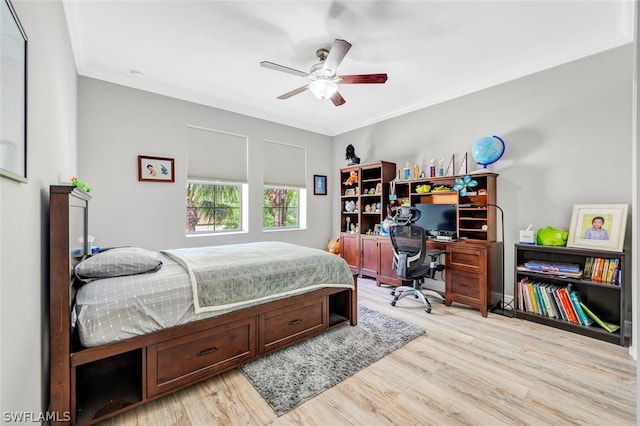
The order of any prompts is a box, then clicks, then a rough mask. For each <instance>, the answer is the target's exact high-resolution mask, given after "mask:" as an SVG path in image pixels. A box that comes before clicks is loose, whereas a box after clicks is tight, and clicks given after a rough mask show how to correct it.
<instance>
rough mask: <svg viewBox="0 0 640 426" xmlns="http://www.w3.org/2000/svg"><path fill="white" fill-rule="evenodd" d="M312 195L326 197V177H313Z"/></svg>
mask: <svg viewBox="0 0 640 426" xmlns="http://www.w3.org/2000/svg"><path fill="white" fill-rule="evenodd" d="M313 195H327V177H326V176H322V175H313Z"/></svg>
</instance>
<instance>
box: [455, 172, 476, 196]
mask: <svg viewBox="0 0 640 426" xmlns="http://www.w3.org/2000/svg"><path fill="white" fill-rule="evenodd" d="M455 182H456V184H455V185H454V186H453V189H454V190H455V191H458V192H459V193H460V195H466V194H467V189H468V188H473V187H474V186H478V181H477V180H475V179H472V178H471V176H470V175H466V176H465V177H463V178H456V180H455Z"/></svg>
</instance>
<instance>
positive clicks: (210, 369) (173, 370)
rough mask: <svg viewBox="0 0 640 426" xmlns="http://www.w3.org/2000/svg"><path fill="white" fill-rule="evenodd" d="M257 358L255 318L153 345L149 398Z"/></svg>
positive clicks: (151, 350)
mask: <svg viewBox="0 0 640 426" xmlns="http://www.w3.org/2000/svg"><path fill="white" fill-rule="evenodd" d="M255 355H256V345H255V319H254V317H252V318H248V319H243V320H241V321H235V322H231V323H228V324H224V325H220V326H217V327H214V328H210V329H208V330H203V331H200V332H198V333H193V334H189V335H186V336H181V337H177V338H175V339H171V340H168V341H165V342H162V343H158V344H155V345H150V346H149V347H148V349H147V371H148V374H147V383H148V394H149V396H153V395H157V394H159V393H163V392H167V391H170V390H174V389H177V388H179V387H181V386H183V385H184V384H191V383H193V382H194V381H197V380H201V379H205V378H207V377H210V376H212V375H213V374H214V373H218V372H220V371H222V370H228V369H231V368H233V367H236V366H238V365H240V364H242V363H243V362H244V361H246V360H247V359H249V358H252V357H254V356H255Z"/></svg>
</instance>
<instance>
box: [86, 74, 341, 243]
mask: <svg viewBox="0 0 640 426" xmlns="http://www.w3.org/2000/svg"><path fill="white" fill-rule="evenodd" d="M78 92H79V98H78V99H79V101H78V102H79V106H80V108H79V116H78V122H79V127H78V129H79V130H78V137H79V140H80V141H81V143H80V144H79V158H80V165H79V169H80V172H79V173H80V174H79V176H80V179H81V180H84V181H86V182H87V183H88V184H89V185H90V186H91V187H92V192H91V194H92V195H93V199H92V201H91V208H90V210H89V211H90V213H89V216H90V217H89V220H90V229H91V233H92V234H93V235H94V236H95V237H96V243H95V244H97V245H98V246H100V247H110V246H117V245H133V246H141V247H145V248H149V249H163V248H174V247H191V246H206V245H219V244H229V243H242V242H249V241H261V240H274V239H275V240H279V241H286V242H291V243H298V244H303V245H307V246H310V247H317V248H326V246H327V241H328V240H329V239H331V237H332V236H333V234H335V233H333V232H332V229H331V214H332V211H331V210H332V202H331V198H330V197H328V196H314V195H313V175H314V174H319V175H327V176H329V177H330V179H331V178H333V176H334V175H335V173H334V172H335V169H334V168H333V163H332V158H333V144H332V143H331V139H330V138H329V137H327V136H322V135H319V134H317V133H311V132H307V131H304V130H300V129H295V128H293V127H287V126H282V125H279V124H274V123H271V122H268V121H264V120H258V119H255V118H251V117H247V116H243V115H239V114H235V113H231V112H227V111H223V110H220V109H215V108H210V107H206V106H202V105H198V104H194V103H190V102H184V101H180V100H176V99H173V98H169V97H165V96H160V95H156V94H152V93H149V92H144V91H141V90H135V89H131V88H128V87H124V86H119V85H115V84H111V83H107V82H104V81H100V80H95V79H91V78H86V77H80V78H79V85H78ZM187 125H197V126H201V127H205V128H209V129H215V130H221V131H224V132H229V133H234V134H240V135H245V136H248V139H249V232H248V233H245V234H234V235H214V236H198V237H186V232H185V223H186V222H185V216H186V214H185V199H186V129H187ZM265 139H268V140H273V141H278V142H285V143H290V144H294V145H300V146H305V147H306V149H307V188H309V190H308V191H307V200H308V203H307V208H308V210H307V218H308V224H309V227H308V229H306V230H287V231H271V232H263V231H262V199H263V197H262V185H263V183H262V182H263V160H262V159H263V153H262V146H263V141H264V140H265ZM138 155H150V156H156V157H170V158H174V159H175V183H158V182H138V178H137V173H138V171H137V156H138Z"/></svg>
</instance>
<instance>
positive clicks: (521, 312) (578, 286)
mask: <svg viewBox="0 0 640 426" xmlns="http://www.w3.org/2000/svg"><path fill="white" fill-rule="evenodd" d="M625 257H626V255H625V253H624V252H613V251H605V250H591V249H579V248H569V247H549V246H532V245H526V244H516V245H515V254H514V261H515V272H514V274H515V280H514V282H515V287H514V295H515V316H516V317H517V318H521V319H526V320H529V321H535V322H538V323H541V324H545V325H548V326H551V327H555V328H559V329H562V330H566V331H570V332H573V333H578V334H581V335H584V336H589V337H592V338H594V339H599V340H604V341H606V342H611V343H616V344H618V345H622V346H624V345H625V344H626V339H625V284H626V270H625V268H626V263H625ZM594 259H602V262H601V263H604V262H605V261H607V262H609V263H610V264H611V265H616V264H617V265H618V266H617V270H618V272H615V275H616V276H617V278H615V279H613V278H611V281H612V282H607V279H606V277H605V278H604V279H603V278H602V275H599V276H598V274H596V276H593V275H592V274H590V273H588V271H589V269H590V266H589V263H593V260H594ZM532 260H533V261H541V262H543V263H548V264H550V265H558V264H572V265H578V266H579V269H580V271H582V272H581V273H579V274H570V273H568V274H564V275H563V274H562V271H557V272H556V271H552V272H546V273H545V272H537V271H534V270H530V269H527V268H526V267H525V266H524V265H525V263H526V262H527V261H532ZM585 267H586V271H585ZM523 279H527V280H529V281H530V282H535V283H536V284H541V285H542V286H543V287H544V286H556V287H555V288H558V287H561V288H562V287H568V286H569V287H570V288H571V290H572V291H574V292H575V293H577V295H578V297H579V299H580V300H581V301H582V303H584V304H585V306H587V307H588V308H589V310H591V311H592V312H593V313H594V314H596V315H597V316H598V318H600V319H601V320H602V321H605V322H607V323H611V324H615V325H618V326H619V327H620V328H619V329H618V330H616V331H614V332H609V331H607V330H605V329H604V328H602V327H601V326H599V325H598V324H597V323H596V322H595V321H594V322H593V324H591V325H589V326H587V325H581V324H576V323H575V322H571V321H568V320H565V319H563V318H561V317H560V318H554V317H553V316H552V315H551V316H550V315H549V314H544V313H536V312H532V310H531V309H529V308H527V306H526V304H524V303H523V299H524V295H523V293H522V292H520V291H519V288H520V286H519V283H520V282H521V281H522V280H523ZM552 311H553V310H552Z"/></svg>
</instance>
